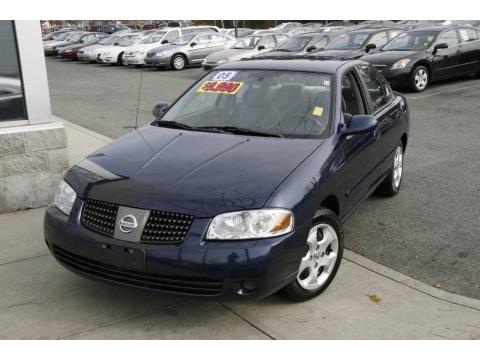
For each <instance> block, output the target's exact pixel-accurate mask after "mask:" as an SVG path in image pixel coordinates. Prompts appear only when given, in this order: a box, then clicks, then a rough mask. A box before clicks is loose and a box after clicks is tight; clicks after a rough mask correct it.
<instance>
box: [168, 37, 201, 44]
mask: <svg viewBox="0 0 480 360" xmlns="http://www.w3.org/2000/svg"><path fill="white" fill-rule="evenodd" d="M195 36H196V35H185V36H181V37H179V38H178V39H177V40H175V41H174V42H173V43H172V44H173V45H186V44H188V43H189V42H190V41H192V39H193V38H194V37H195Z"/></svg>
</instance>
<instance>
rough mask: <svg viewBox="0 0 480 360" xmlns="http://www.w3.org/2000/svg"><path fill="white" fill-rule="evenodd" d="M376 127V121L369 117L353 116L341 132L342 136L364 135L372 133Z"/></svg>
mask: <svg viewBox="0 0 480 360" xmlns="http://www.w3.org/2000/svg"><path fill="white" fill-rule="evenodd" d="M377 125H378V122H377V119H376V118H375V117H373V116H370V115H353V116H352V118H351V119H350V124H349V125H348V127H347V128H344V129H343V130H342V135H344V136H348V135H356V134H364V133H368V132H370V131H373V130H374V129H375V128H376V127H377Z"/></svg>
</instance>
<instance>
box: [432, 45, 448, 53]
mask: <svg viewBox="0 0 480 360" xmlns="http://www.w3.org/2000/svg"><path fill="white" fill-rule="evenodd" d="M438 49H448V44H447V43H440V44H437V45H435V47H434V48H433V55H435V54H436V53H437V51H438Z"/></svg>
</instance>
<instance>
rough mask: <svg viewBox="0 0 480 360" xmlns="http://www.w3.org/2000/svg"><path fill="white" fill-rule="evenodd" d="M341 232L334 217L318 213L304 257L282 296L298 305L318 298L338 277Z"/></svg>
mask: <svg viewBox="0 0 480 360" xmlns="http://www.w3.org/2000/svg"><path fill="white" fill-rule="evenodd" d="M343 237H344V236H343V228H342V224H341V223H340V221H339V219H338V217H337V215H335V214H334V213H333V212H332V211H330V210H328V209H321V210H320V211H319V212H318V213H317V214H316V218H315V219H314V220H313V223H312V226H311V228H310V231H309V235H308V238H307V248H308V250H307V254H306V255H305V256H304V257H303V258H302V260H301V262H300V267H299V270H298V274H297V277H296V278H295V280H293V281H292V282H291V283H290V284H288V285H287V286H286V287H285V288H283V289H282V291H283V293H284V295H286V296H287V297H288V298H289V299H290V300H292V301H296V302H300V301H306V300H309V299H312V298H314V297H316V296H318V295H320V294H321V293H322V292H323V291H325V289H326V288H327V287H328V286H329V285H330V283H331V282H332V280H333V279H334V278H335V275H336V274H337V271H338V268H339V266H340V262H341V261H342V256H343V243H344V241H343Z"/></svg>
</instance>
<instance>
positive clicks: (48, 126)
mask: <svg viewBox="0 0 480 360" xmlns="http://www.w3.org/2000/svg"><path fill="white" fill-rule="evenodd" d="M68 166H69V161H68V151H67V138H66V133H65V129H64V127H63V123H62V122H58V121H57V120H56V119H55V118H54V117H53V116H52V113H51V108H50V96H49V91H48V81H47V72H46V66H45V58H44V55H43V47H42V39H41V29H40V23H39V21H9V20H0V213H2V212H9V211H16V210H23V209H27V208H35V207H40V206H44V205H46V204H47V203H49V202H50V201H52V199H53V196H54V193H55V189H56V188H57V185H58V183H59V181H60V179H61V178H62V176H63V174H64V172H65V171H66V170H67V168H68Z"/></svg>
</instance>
